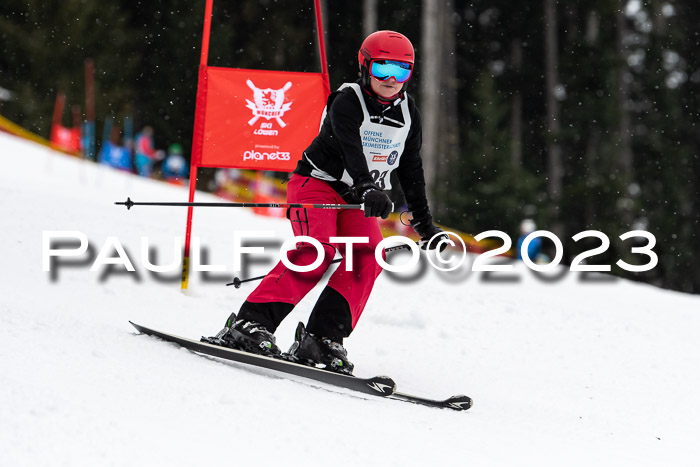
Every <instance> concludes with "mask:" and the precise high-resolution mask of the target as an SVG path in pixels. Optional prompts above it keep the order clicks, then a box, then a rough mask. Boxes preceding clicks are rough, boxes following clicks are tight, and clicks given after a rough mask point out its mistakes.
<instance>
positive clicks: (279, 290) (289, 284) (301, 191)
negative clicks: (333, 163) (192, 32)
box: [247, 174, 386, 328]
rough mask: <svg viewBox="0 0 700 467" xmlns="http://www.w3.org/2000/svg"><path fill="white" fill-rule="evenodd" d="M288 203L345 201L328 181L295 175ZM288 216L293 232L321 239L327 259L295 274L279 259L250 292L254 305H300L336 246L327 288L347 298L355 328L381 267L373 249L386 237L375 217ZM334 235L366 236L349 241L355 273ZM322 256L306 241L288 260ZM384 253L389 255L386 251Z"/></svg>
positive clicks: (343, 212) (357, 212) (357, 213)
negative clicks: (337, 261) (334, 264)
mask: <svg viewBox="0 0 700 467" xmlns="http://www.w3.org/2000/svg"><path fill="white" fill-rule="evenodd" d="M287 202H289V203H314V204H347V203H346V202H345V200H343V198H341V197H340V195H339V194H338V193H336V191H335V190H333V188H331V186H330V185H328V184H327V183H326V182H324V181H322V180H318V179H315V178H311V177H304V176H301V175H297V174H294V175H292V178H291V180H290V181H289V183H288V186H287ZM289 220H290V221H291V223H292V230H293V231H294V235H295V236H300V235H305V236H309V237H313V238H315V239H316V240H318V241H319V242H320V243H321V244H322V245H323V249H324V259H323V263H321V265H320V266H319V267H317V268H316V269H315V270H313V271H308V272H297V271H293V270H291V269H288V268H287V267H286V266H285V265H284V264H282V262H281V261H280V262H279V263H278V264H277V265H276V266H275V267H274V269H273V270H272V271H270V273H268V274H267V276H266V277H265V278H264V279H263V280H262V282H261V283H260V285H258V287H257V288H256V289H255V290H254V291H253V293H251V294H250V295H249V296H248V299H247V300H248V301H249V302H252V303H268V302H283V303H289V304H292V305H296V304H297V303H299V301H301V299H302V298H304V296H305V295H306V294H307V293H308V292H309V291H310V290H311V289H312V288H313V287H314V286H315V285H316V284H317V283H318V281H319V280H320V279H321V277H322V276H323V274H324V273H325V272H326V270H327V269H328V266H329V265H330V264H331V261H333V257H334V256H335V252H336V249H337V250H338V251H339V252H340V254H341V255H342V256H343V260H342V261H341V262H340V264H339V265H338V268H337V269H336V270H335V272H334V273H333V275H332V276H331V278H330V280H329V281H328V286H329V287H331V288H333V289H334V290H335V291H337V292H338V293H340V294H341V295H342V296H343V297H344V298H345V299H346V300H347V302H348V305H349V307H350V313H351V315H352V327H353V328H354V327H355V325H356V324H357V321H358V320H359V319H360V315H361V314H362V310H364V308H365V304H366V303H367V300H368V298H369V295H370V293H371V292H372V287H373V285H374V281H375V280H376V279H377V277H378V276H379V273H380V272H381V271H382V268H381V266H379V264H377V261H376V259H375V257H374V250H375V248H376V246H377V245H378V244H379V242H380V241H381V240H382V239H383V237H382V234H381V231H380V230H379V222H377V218H375V217H369V218H368V217H365V214H364V212H363V211H362V210H361V209H301V208H293V209H290V211H289ZM330 237H368V238H369V242H368V243H356V244H354V245H350V247H352V248H353V250H352V257H353V258H352V259H353V261H352V262H353V264H352V271H346V258H347V254H346V251H345V244H343V243H331V241H330ZM317 257H318V251H317V250H316V248H315V247H314V246H313V245H311V244H310V243H308V242H299V243H297V248H296V250H290V251H289V252H288V258H289V260H290V261H291V262H292V263H293V264H296V265H299V266H304V265H308V264H311V263H313V262H314V261H315V260H316V258H317ZM382 257H384V259H386V256H385V254H384V253H383V252H382Z"/></svg>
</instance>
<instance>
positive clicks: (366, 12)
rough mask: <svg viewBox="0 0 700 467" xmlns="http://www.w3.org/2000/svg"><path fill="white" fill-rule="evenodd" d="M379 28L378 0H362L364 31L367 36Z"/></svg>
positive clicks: (364, 35)
mask: <svg viewBox="0 0 700 467" xmlns="http://www.w3.org/2000/svg"><path fill="white" fill-rule="evenodd" d="M376 30H377V0H363V1H362V33H363V37H367V36H369V35H370V34H372V33H373V32H374V31H376Z"/></svg>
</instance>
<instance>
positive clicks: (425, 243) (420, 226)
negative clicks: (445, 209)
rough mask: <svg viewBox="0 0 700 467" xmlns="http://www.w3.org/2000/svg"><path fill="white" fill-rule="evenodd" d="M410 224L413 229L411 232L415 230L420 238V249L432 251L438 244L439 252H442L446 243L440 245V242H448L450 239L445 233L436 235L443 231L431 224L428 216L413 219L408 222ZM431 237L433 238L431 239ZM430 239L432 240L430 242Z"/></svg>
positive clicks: (431, 219) (430, 218)
mask: <svg viewBox="0 0 700 467" xmlns="http://www.w3.org/2000/svg"><path fill="white" fill-rule="evenodd" d="M410 224H411V227H413V230H415V231H416V233H417V234H418V235H420V237H421V238H420V242H419V245H420V247H421V248H422V249H424V250H434V249H435V248H437V246H438V244H440V251H444V250H445V248H447V242H446V241H444V242H442V243H440V242H441V241H442V240H449V239H450V237H449V236H448V235H447V234H446V233H443V234H442V235H438V234H439V233H440V232H444V231H443V230H442V229H441V228H440V227H438V226H437V225H435V224H433V218H432V217H431V216H430V214H428V215H426V216H425V217H418V218H415V217H414V218H413V219H411V220H410ZM436 235H437V237H436ZM433 237H435V238H434V239H433ZM431 239H433V240H432V241H430V240H431Z"/></svg>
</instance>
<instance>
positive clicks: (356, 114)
mask: <svg viewBox="0 0 700 467" xmlns="http://www.w3.org/2000/svg"><path fill="white" fill-rule="evenodd" d="M358 61H359V66H360V74H361V79H359V80H358V81H357V82H355V83H346V84H343V85H342V86H341V87H340V89H339V90H338V91H336V92H334V93H332V94H331V95H330V96H329V97H328V101H327V104H326V110H325V112H324V117H323V124H322V126H321V129H320V131H319V134H318V136H317V137H316V138H315V139H314V140H313V141H312V143H311V144H310V145H309V147H308V148H307V149H306V151H304V154H303V157H302V158H301V160H300V161H299V163H298V165H297V167H296V169H295V170H294V173H293V174H292V177H291V179H290V181H289V184H288V189H287V190H288V191H287V201H288V202H289V203H319V204H320V203H324V204H325V203H327V204H346V203H350V204H355V203H364V213H363V212H362V211H361V210H353V209H341V210H332V209H290V210H288V213H287V217H288V219H289V220H290V221H291V224H292V229H293V231H294V235H295V236H300V235H304V236H310V237H314V238H315V239H317V240H318V241H319V242H320V243H321V244H322V245H323V246H324V253H325V257H324V260H323V263H322V264H321V266H319V267H318V268H316V269H315V270H313V271H310V272H296V271H293V270H291V269H288V268H287V267H286V266H284V264H282V262H280V263H278V264H277V265H276V266H275V268H274V269H273V270H272V271H271V272H270V273H269V274H267V276H266V277H265V278H264V279H263V281H262V282H261V283H260V285H259V286H258V287H257V288H256V289H255V290H254V291H253V292H252V293H251V294H250V295H249V296H248V298H247V300H246V301H245V302H244V303H243V305H242V306H241V309H240V311H239V313H238V316H237V317H236V315H235V314H232V315H231V317H230V318H229V320H228V321H227V323H226V327H225V328H224V330H223V331H222V332H220V333H219V334H218V335H217V337H213V338H204V340H205V341H208V342H211V343H215V344H219V345H225V346H227V347H232V348H235V349H240V350H245V351H248V352H253V353H257V354H262V355H267V356H273V357H280V356H281V357H284V358H288V359H289V360H291V361H294V362H298V363H302V364H306V365H312V366H317V367H321V368H325V369H327V370H330V371H336V372H340V373H345V374H352V370H353V364H352V363H350V361H349V360H348V358H347V352H346V350H345V348H344V347H343V339H344V338H346V337H348V336H349V335H350V333H351V332H352V330H353V329H354V328H355V326H356V325H357V321H358V320H359V319H360V315H361V314H362V311H363V309H364V307H365V304H366V303H367V299H368V298H369V295H370V292H371V291H372V286H373V285H374V282H375V280H376V278H377V276H378V275H379V273H380V272H381V267H380V266H379V265H378V264H377V262H376V260H375V258H374V250H375V247H376V246H377V244H378V243H379V242H380V241H381V240H382V234H381V232H380V230H379V223H378V220H377V217H381V218H383V219H386V218H387V217H388V216H389V213H390V212H391V209H392V202H391V200H390V199H389V196H387V194H386V193H385V190H389V189H390V188H391V183H390V177H391V174H392V172H393V171H394V170H396V173H397V175H398V180H399V183H400V184H401V187H402V189H403V191H404V194H405V197H406V201H407V204H408V210H409V211H411V212H412V213H413V219H412V220H411V226H412V227H413V228H414V230H415V231H416V232H417V233H418V234H419V235H420V236H421V237H422V238H423V239H424V240H429V239H431V238H433V237H435V236H436V235H438V236H437V237H435V239H434V240H433V241H432V242H430V243H429V244H428V243H427V242H425V243H424V248H430V249H434V248H435V247H436V245H437V244H438V243H440V242H439V239H441V238H444V237H446V235H444V234H442V235H439V234H440V233H441V232H442V229H440V228H439V227H437V226H435V225H434V224H433V220H432V216H431V214H430V210H429V208H428V201H427V198H426V195H425V177H424V175H423V165H422V161H421V157H420V148H421V117H420V112H419V111H418V109H417V108H416V105H415V102H414V101H413V98H411V97H410V96H409V95H408V94H407V93H406V92H405V88H406V85H407V83H408V80H409V79H410V78H411V74H412V72H413V66H414V61H415V60H414V51H413V46H412V44H411V42H410V41H409V40H408V38H406V37H405V36H404V35H402V34H400V33H397V32H393V31H378V32H375V33H373V34H370V35H369V36H368V37H367V38H366V39H365V40H364V42H363V43H362V47H361V48H360V51H359V53H358ZM331 237H365V238H367V239H369V241H368V242H366V243H355V244H354V245H348V246H347V248H353V250H352V255H348V254H347V252H346V245H345V244H344V243H333V242H331V241H330V238H331ZM336 250H338V251H339V252H340V253H341V255H342V256H343V260H342V261H341V263H340V264H339V266H338V268H337V269H336V271H335V272H334V273H333V275H332V276H331V278H330V280H329V281H328V284H327V286H326V288H325V289H324V290H323V292H322V293H321V295H320V297H319V299H318V301H317V302H316V304H315V306H314V308H313V310H312V312H311V315H310V317H309V320H308V323H307V325H306V327H305V326H304V325H303V324H302V323H299V326H298V327H297V331H296V335H295V342H294V343H293V344H292V347H291V349H290V350H289V352H288V353H287V354H284V355H283V354H282V353H281V351H280V349H279V348H278V347H277V345H276V343H275V336H274V335H273V334H274V332H275V330H276V329H277V327H278V326H279V324H280V323H281V322H282V320H283V319H284V318H285V317H286V316H287V315H288V314H289V313H290V312H291V311H292V309H293V308H294V306H295V305H296V304H297V303H299V301H301V299H302V298H303V297H304V296H305V295H306V294H307V293H308V292H309V291H310V290H311V289H312V288H313V287H314V286H315V285H316V284H317V282H318V281H319V280H320V279H321V276H322V275H323V274H324V272H325V271H326V269H327V268H328V266H329V265H330V263H331V261H332V260H333V257H334V256H335V252H336ZM349 256H352V270H351V271H347V270H346V266H347V265H346V260H347V258H348V257H349ZM316 257H317V251H316V248H315V247H314V246H313V245H311V244H309V243H299V244H297V248H296V250H292V251H290V252H289V260H290V261H291V262H292V263H294V264H296V265H300V266H301V265H307V264H311V263H312V262H313V261H314V260H315V259H316Z"/></svg>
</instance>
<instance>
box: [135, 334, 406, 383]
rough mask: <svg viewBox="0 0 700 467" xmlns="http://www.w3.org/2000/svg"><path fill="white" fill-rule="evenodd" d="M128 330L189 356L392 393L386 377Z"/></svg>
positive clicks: (181, 338)
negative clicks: (183, 350)
mask: <svg viewBox="0 0 700 467" xmlns="http://www.w3.org/2000/svg"><path fill="white" fill-rule="evenodd" d="M129 322H130V323H131V325H132V326H134V327H135V328H136V330H137V331H139V332H140V333H142V334H147V335H149V336H154V337H158V338H160V339H163V340H164V341H168V342H172V343H175V344H177V345H179V346H181V347H184V348H186V349H188V350H192V351H193V352H197V353H201V354H205V355H210V356H212V357H218V358H223V359H226V360H232V361H234V362H240V363H245V364H247V365H253V366H257V367H262V368H267V369H269V370H275V371H280V372H282V373H287V374H290V375H295V376H300V377H302V378H307V379H310V380H314V381H320V382H322V383H326V384H331V385H333V386H338V387H342V388H347V389H352V390H354V391H359V392H362V393H365V394H371V395H373V396H382V397H386V396H389V395H391V394H393V393H394V391H395V390H396V383H394V380H392V379H391V378H389V377H386V376H375V377H374V378H356V377H354V376H347V375H342V374H340V373H332V372H330V371H326V370H321V369H319V368H314V367H310V366H305V365H299V364H296V363H292V362H288V361H286V360H281V359H277V358H271V357H266V356H264V355H255V354H252V353H248V352H242V351H240V350H234V349H229V348H227V347H221V346H219V345H212V344H207V343H206V342H199V341H195V340H192V339H187V338H186V337H179V336H174V335H172V334H168V333H165V332H160V331H156V330H154V329H149V328H147V327H145V326H141V325H139V324H136V323H133V322H131V321H129Z"/></svg>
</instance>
